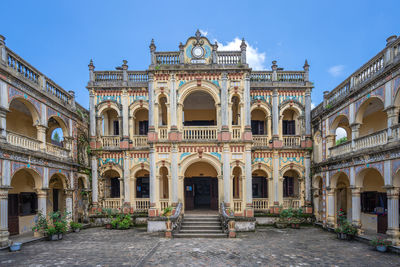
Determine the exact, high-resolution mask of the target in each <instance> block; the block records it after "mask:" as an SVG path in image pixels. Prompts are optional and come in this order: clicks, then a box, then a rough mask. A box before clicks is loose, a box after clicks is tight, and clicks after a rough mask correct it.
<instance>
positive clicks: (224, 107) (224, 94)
mask: <svg viewBox="0 0 400 267" xmlns="http://www.w3.org/2000/svg"><path fill="white" fill-rule="evenodd" d="M227 98H228V77H227V73H226V72H223V73H222V82H221V121H222V123H221V125H222V129H227V128H228V99H227Z"/></svg>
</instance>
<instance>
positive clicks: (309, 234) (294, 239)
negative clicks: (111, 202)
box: [0, 227, 400, 267]
mask: <svg viewBox="0 0 400 267" xmlns="http://www.w3.org/2000/svg"><path fill="white" fill-rule="evenodd" d="M161 265H165V266H247V267H248V266H367V265H370V266H400V256H398V255H396V254H392V253H386V254H382V253H379V252H377V251H374V250H372V249H371V248H370V247H369V246H367V245H366V244H362V243H359V242H356V241H350V242H348V241H339V240H337V239H336V237H335V235H334V234H332V233H328V232H326V231H323V230H321V229H319V228H312V227H307V228H303V229H300V230H295V229H284V230H279V229H274V228H266V229H260V230H258V231H257V232H255V233H242V234H239V236H238V238H236V239H203V238H201V239H179V238H176V239H172V240H168V239H164V238H160V235H159V234H151V235H149V234H147V233H146V232H145V231H144V230H137V229H131V230H127V231H117V230H114V231H110V230H105V229H102V228H92V229H86V230H83V231H81V232H80V233H72V234H68V235H67V236H65V237H64V239H63V240H62V241H56V242H49V241H42V242H37V243H32V244H26V245H25V246H23V248H22V251H20V252H15V253H10V252H7V251H1V252H0V266H161Z"/></svg>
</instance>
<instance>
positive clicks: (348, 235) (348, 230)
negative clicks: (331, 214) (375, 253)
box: [335, 209, 357, 240]
mask: <svg viewBox="0 0 400 267" xmlns="http://www.w3.org/2000/svg"><path fill="white" fill-rule="evenodd" d="M338 221H339V222H338V226H337V227H336V228H335V232H336V234H337V238H338V239H341V240H351V239H353V237H354V236H355V235H356V234H357V228H356V227H354V226H353V225H352V224H351V223H350V222H348V221H347V219H346V213H345V212H344V211H343V210H342V209H340V210H339V212H338Z"/></svg>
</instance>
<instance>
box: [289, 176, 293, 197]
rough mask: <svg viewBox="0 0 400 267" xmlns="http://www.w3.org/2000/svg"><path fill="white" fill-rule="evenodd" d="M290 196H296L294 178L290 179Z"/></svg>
mask: <svg viewBox="0 0 400 267" xmlns="http://www.w3.org/2000/svg"><path fill="white" fill-rule="evenodd" d="M287 179H288V195H289V196H290V197H292V196H293V195H294V181H293V180H294V178H293V177H288V178H287Z"/></svg>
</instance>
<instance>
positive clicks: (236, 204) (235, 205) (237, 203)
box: [233, 199, 242, 212]
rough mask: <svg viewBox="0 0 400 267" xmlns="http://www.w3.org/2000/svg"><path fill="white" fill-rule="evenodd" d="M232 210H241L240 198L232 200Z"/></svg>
mask: <svg viewBox="0 0 400 267" xmlns="http://www.w3.org/2000/svg"><path fill="white" fill-rule="evenodd" d="M233 212H242V200H240V199H234V200H233Z"/></svg>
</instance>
